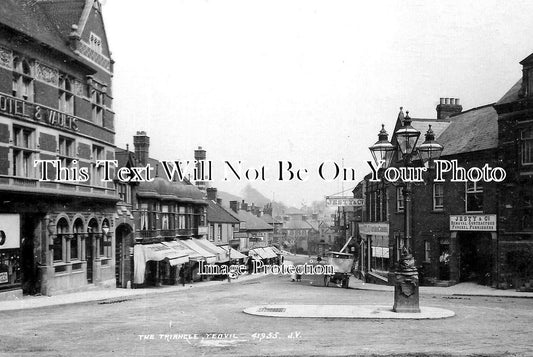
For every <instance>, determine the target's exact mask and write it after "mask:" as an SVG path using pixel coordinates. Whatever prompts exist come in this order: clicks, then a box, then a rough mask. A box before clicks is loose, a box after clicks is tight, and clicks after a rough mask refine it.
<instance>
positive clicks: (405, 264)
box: [369, 108, 443, 312]
mask: <svg viewBox="0 0 533 357" xmlns="http://www.w3.org/2000/svg"><path fill="white" fill-rule="evenodd" d="M398 119H399V120H400V121H401V123H402V126H401V127H400V128H399V129H398V130H397V131H396V132H395V133H394V137H395V139H396V145H393V144H392V143H391V142H389V140H388V134H387V132H386V130H385V127H384V125H382V128H381V131H380V132H379V134H378V141H377V142H376V143H375V144H374V145H372V146H371V147H370V148H369V149H370V152H371V153H372V156H373V157H374V160H375V161H376V164H377V165H378V166H381V168H382V169H383V170H386V169H388V168H389V167H390V165H391V163H392V161H393V159H394V158H396V161H395V166H403V167H411V166H417V165H420V164H422V165H426V164H427V165H428V167H432V165H433V161H434V160H435V159H438V158H439V157H440V154H441V152H442V150H443V147H442V145H440V144H439V143H437V142H436V141H435V134H434V132H433V130H432V129H431V125H430V126H429V129H428V131H427V133H426V135H425V141H424V143H422V144H421V145H419V146H418V147H417V142H418V138H419V137H420V131H418V130H416V129H415V128H413V127H412V126H411V122H412V121H411V118H410V117H409V112H406V115H405V116H404V114H403V110H402V108H400V113H399V114H398ZM402 187H403V188H402V196H403V208H404V237H403V242H402V247H399V248H401V254H400V258H399V261H398V264H397V266H396V269H395V271H394V274H393V276H394V278H393V281H394V306H393V310H394V311H395V312H420V308H419V295H418V287H419V279H418V271H417V269H416V265H415V259H414V256H413V253H412V252H413V251H414V244H413V243H412V237H411V234H412V233H411V197H412V183H411V182H410V181H409V180H404V181H403V182H402Z"/></svg>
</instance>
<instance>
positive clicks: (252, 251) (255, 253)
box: [248, 249, 264, 260]
mask: <svg viewBox="0 0 533 357" xmlns="http://www.w3.org/2000/svg"><path fill="white" fill-rule="evenodd" d="M248 256H249V257H250V258H252V259H255V260H261V259H264V258H263V257H262V256H261V255H260V254H259V252H258V251H257V250H256V249H250V250H249V251H248Z"/></svg>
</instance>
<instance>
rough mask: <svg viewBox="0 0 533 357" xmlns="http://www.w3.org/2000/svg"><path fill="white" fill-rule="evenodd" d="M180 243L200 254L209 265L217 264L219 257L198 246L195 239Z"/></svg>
mask: <svg viewBox="0 0 533 357" xmlns="http://www.w3.org/2000/svg"><path fill="white" fill-rule="evenodd" d="M180 243H183V244H185V245H186V246H187V247H188V248H190V249H192V250H194V251H195V252H197V253H198V254H200V255H201V256H202V257H204V259H205V261H206V263H207V264H213V263H216V261H217V257H216V255H215V254H214V253H211V252H208V251H207V250H205V249H204V248H202V247H201V246H200V245H199V244H197V243H196V242H195V241H194V240H193V239H184V240H180Z"/></svg>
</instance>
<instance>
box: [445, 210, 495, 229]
mask: <svg viewBox="0 0 533 357" xmlns="http://www.w3.org/2000/svg"><path fill="white" fill-rule="evenodd" d="M450 231H484V232H495V231H496V215H495V214H461V215H450Z"/></svg>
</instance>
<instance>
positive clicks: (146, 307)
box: [0, 276, 533, 356]
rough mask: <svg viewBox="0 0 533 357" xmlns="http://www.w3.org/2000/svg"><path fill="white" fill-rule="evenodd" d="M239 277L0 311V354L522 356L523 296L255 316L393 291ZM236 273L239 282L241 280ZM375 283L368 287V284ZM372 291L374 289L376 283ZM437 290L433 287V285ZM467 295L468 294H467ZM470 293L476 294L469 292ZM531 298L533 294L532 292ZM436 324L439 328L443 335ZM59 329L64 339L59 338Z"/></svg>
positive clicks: (525, 331) (382, 297)
mask: <svg viewBox="0 0 533 357" xmlns="http://www.w3.org/2000/svg"><path fill="white" fill-rule="evenodd" d="M246 278H247V277H242V278H239V279H237V280H235V281H232V282H231V283H227V282H220V283H218V284H216V285H207V286H202V284H209V283H199V284H197V285H195V286H193V287H189V286H186V287H181V288H180V289H179V290H175V291H173V292H161V293H157V294H152V295H150V294H148V295H146V296H143V297H141V296H132V297H120V298H113V299H104V300H101V301H95V302H87V303H79V304H74V305H64V306H50V307H45V308H39V309H32V310H25V311H24V313H21V312H20V311H4V312H1V313H0V314H1V316H2V321H4V324H5V326H10V328H9V329H7V330H4V332H3V333H2V341H3V342H2V350H1V353H2V355H16V356H30V355H34V354H38V355H39V356H74V355H76V356H84V355H117V356H145V355H150V356H163V355H164V356H204V355H205V356H213V355H215V356H261V355H272V356H289V355H298V356H300V355H305V356H323V355H341V356H367V355H392V356H426V355H436V356H450V355H461V356H527V355H531V353H532V351H533V341H532V340H531V338H530V337H529V335H530V333H529V326H530V324H531V318H532V314H533V312H532V311H533V309H531V304H532V302H533V300H532V299H530V298H521V297H501V296H500V297H498V296H492V297H491V296H473V295H468V296H463V295H461V296H458V295H451V294H449V293H448V292H447V289H449V288H434V290H433V291H428V292H427V293H425V292H424V293H422V294H421V300H420V303H421V305H425V306H433V307H442V308H446V309H453V310H454V311H455V313H456V316H454V317H452V318H448V319H438V320H403V321H402V320H372V319H364V320H353V319H347V318H345V319H312V318H311V319H310V318H307V319H306V318H302V319H298V318H283V317H274V318H271V317H258V316H253V315H247V314H244V313H242V310H243V309H244V308H246V307H249V306H253V305H261V304H277V305H280V304H311V305H312V304H316V303H317V301H320V302H321V303H325V304H331V303H334V304H348V305H357V304H380V305H381V304H384V305H392V298H393V297H392V294H391V292H390V291H379V290H366V288H365V289H361V290H360V289H359V287H361V288H362V287H363V286H362V283H361V282H360V281H356V280H353V279H352V280H353V281H352V283H353V285H354V286H353V288H350V289H344V288H339V287H336V286H335V287H328V288H325V287H323V286H314V285H312V284H310V280H308V279H307V278H306V277H304V278H303V279H302V281H301V282H298V283H297V282H292V281H291V279H290V278H289V277H280V276H259V277H254V278H253V279H246ZM241 280H242V281H241ZM368 288H372V287H368ZM373 288H374V289H377V288H376V287H375V286H374V287H373ZM437 289H440V290H437ZM465 292H466V293H468V292H467V291H465ZM470 293H476V292H473V291H470ZM530 297H531V296H530ZM443 331H446V334H445V335H443ZM59 336H61V337H59Z"/></svg>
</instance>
